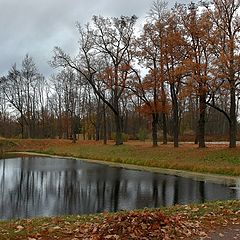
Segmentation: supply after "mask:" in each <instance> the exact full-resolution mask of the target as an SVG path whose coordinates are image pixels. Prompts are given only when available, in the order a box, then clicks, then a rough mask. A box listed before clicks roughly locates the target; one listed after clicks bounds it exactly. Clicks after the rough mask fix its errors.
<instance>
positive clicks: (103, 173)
mask: <svg viewBox="0 0 240 240" xmlns="http://www.w3.org/2000/svg"><path fill="white" fill-rule="evenodd" d="M0 194H1V197H0V218H1V219H10V218H16V217H20V218H23V217H24V218H26V217H33V216H51V215H60V214H87V213H96V212H103V211H118V210H122V209H136V208H144V207H160V206H170V205H173V204H187V203H190V202H204V201H207V200H215V199H234V198H240V194H239V190H238V188H235V187H234V188H229V187H227V186H225V185H221V184H215V183H211V182H203V181H194V180H192V179H190V178H183V177H177V176H171V175H164V174H157V173H151V172H144V171H136V170H127V169H122V168H115V167H108V166H104V165H99V164H92V163H86V162H83V161H78V160H66V159H52V158H43V157H23V158H14V159H8V160H1V161H0Z"/></svg>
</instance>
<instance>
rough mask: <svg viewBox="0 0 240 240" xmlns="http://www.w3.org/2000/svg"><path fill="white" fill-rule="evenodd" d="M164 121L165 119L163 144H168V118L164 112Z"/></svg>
mask: <svg viewBox="0 0 240 240" xmlns="http://www.w3.org/2000/svg"><path fill="white" fill-rule="evenodd" d="M162 121H163V144H167V119H166V113H163V114H162Z"/></svg>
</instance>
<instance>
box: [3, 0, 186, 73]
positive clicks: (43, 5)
mask: <svg viewBox="0 0 240 240" xmlns="http://www.w3.org/2000/svg"><path fill="white" fill-rule="evenodd" d="M175 2H176V1H175V0H170V1H169V6H172V5H173V4H174V3H175ZM178 2H179V1H178ZM182 2H185V3H187V2H190V1H188V0H186V1H184V0H182ZM151 5H152V0H118V1H114V0H112V1H111V0H0V76H1V75H4V74H6V73H7V72H8V70H9V69H10V68H11V66H12V65H13V64H14V63H16V64H17V66H19V68H20V67H21V61H22V59H23V58H24V56H25V55H26V54H27V53H28V54H29V55H30V56H32V57H33V59H34V61H35V63H36V65H37V67H38V69H39V71H40V72H41V73H43V74H44V75H45V76H49V75H50V74H51V72H52V69H51V68H50V67H49V65H48V61H49V60H50V59H51V56H52V50H53V48H54V46H59V47H61V48H63V49H64V50H66V51H67V52H69V53H71V52H74V50H75V49H76V48H77V41H78V35H77V29H76V27H75V24H76V22H77V21H78V22H80V23H81V24H85V23H87V22H88V21H90V20H91V18H92V16H93V15H102V16H114V17H119V16H121V15H126V16H132V15H134V14H135V15H136V16H137V17H138V18H140V19H144V17H145V16H146V14H147V12H148V11H149V9H150V6H151Z"/></svg>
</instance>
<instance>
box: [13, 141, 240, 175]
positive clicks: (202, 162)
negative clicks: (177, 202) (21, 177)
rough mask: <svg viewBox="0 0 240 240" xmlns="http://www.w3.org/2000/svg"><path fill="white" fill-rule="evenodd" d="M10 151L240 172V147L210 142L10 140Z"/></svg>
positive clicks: (149, 165) (208, 171) (193, 169)
mask: <svg viewBox="0 0 240 240" xmlns="http://www.w3.org/2000/svg"><path fill="white" fill-rule="evenodd" d="M11 142H13V143H14V144H12V145H11V147H10V148H9V150H10V151H32V152H39V153H46V154H52V155H62V156H71V157H77V158H84V159H96V160H103V161H109V162H117V163H124V164H134V165H139V166H148V167H158V168H168V169H178V170H187V171H194V172H201V173H213V174H224V175H231V176H240V147H239V146H238V147H237V148H234V149H230V148H228V147H227V146H226V145H214V144H209V145H208V147H207V148H204V149H199V148H198V147H197V146H196V145H194V144H182V145H180V147H179V148H174V147H173V145H172V144H168V145H159V147H154V148H153V147H152V146H151V143H150V142H137V141H134V142H127V143H126V144H124V145H121V146H115V145H114V143H111V142H110V143H109V144H108V145H103V144H102V143H101V142H95V141H79V142H77V143H76V144H73V143H71V141H69V140H11Z"/></svg>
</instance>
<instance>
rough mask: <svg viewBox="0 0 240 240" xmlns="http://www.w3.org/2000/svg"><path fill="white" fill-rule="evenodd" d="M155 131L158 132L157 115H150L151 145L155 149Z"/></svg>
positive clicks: (156, 140) (156, 138)
mask: <svg viewBox="0 0 240 240" xmlns="http://www.w3.org/2000/svg"><path fill="white" fill-rule="evenodd" d="M157 130H158V113H152V143H153V147H156V146H157V145H158V136H157Z"/></svg>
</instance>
